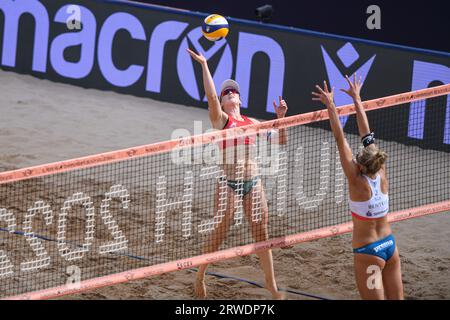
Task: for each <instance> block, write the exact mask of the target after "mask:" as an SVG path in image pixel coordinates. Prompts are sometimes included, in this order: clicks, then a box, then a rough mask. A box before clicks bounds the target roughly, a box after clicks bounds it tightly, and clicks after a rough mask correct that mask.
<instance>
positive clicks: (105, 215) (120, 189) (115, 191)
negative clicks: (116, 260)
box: [99, 184, 130, 254]
mask: <svg viewBox="0 0 450 320" xmlns="http://www.w3.org/2000/svg"><path fill="white" fill-rule="evenodd" d="M113 198H120V200H121V203H122V208H123V209H128V208H129V204H130V193H129V192H128V190H127V189H126V188H125V187H124V186H122V185H120V184H118V185H114V186H112V187H111V189H110V190H109V192H107V193H105V198H104V199H103V200H102V204H101V206H100V214H101V216H102V220H103V223H104V224H105V225H106V226H107V227H108V229H109V231H110V232H111V235H112V236H113V238H114V241H111V242H108V243H106V244H104V245H101V246H100V247H99V252H100V253H101V254H105V253H112V252H119V251H123V250H126V249H127V248H128V246H127V243H128V240H127V239H126V238H125V235H124V234H123V232H122V231H120V230H119V226H118V225H117V222H116V220H115V219H114V217H113V216H112V214H111V211H110V210H109V207H110V202H111V200H112V199H113Z"/></svg>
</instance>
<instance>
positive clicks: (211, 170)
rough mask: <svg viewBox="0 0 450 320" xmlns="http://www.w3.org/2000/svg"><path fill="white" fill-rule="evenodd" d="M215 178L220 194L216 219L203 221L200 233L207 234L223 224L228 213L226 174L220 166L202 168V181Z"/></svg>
mask: <svg viewBox="0 0 450 320" xmlns="http://www.w3.org/2000/svg"><path fill="white" fill-rule="evenodd" d="M211 178H214V179H215V180H217V181H218V194H217V197H218V198H217V208H215V210H217V212H215V215H214V218H212V219H206V220H202V221H201V222H200V223H199V225H198V232H199V233H207V232H210V231H212V230H214V229H215V228H216V227H217V225H219V224H220V223H222V220H223V218H224V217H225V213H226V212H227V205H228V203H227V198H228V194H227V192H228V186H227V180H226V176H225V173H224V171H223V170H222V169H220V168H219V166H211V167H206V168H202V170H201V173H200V180H201V181H202V180H206V179H211Z"/></svg>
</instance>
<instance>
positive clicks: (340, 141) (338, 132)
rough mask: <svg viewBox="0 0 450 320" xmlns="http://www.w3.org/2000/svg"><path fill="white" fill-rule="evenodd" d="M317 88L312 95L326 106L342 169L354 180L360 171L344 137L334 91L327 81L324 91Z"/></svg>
mask: <svg viewBox="0 0 450 320" xmlns="http://www.w3.org/2000/svg"><path fill="white" fill-rule="evenodd" d="M316 88H317V90H318V92H313V93H312V94H313V95H314V96H315V97H314V98H313V100H316V101H321V102H322V103H323V104H325V105H326V107H327V110H328V115H329V118H330V125H331V130H332V131H333V135H334V138H335V139H336V144H337V147H338V150H339V157H340V159H341V164H342V169H343V170H344V173H345V175H346V177H347V178H348V179H349V180H354V179H356V178H357V177H358V175H359V169H358V167H357V165H356V164H355V163H354V162H353V153H352V149H351V148H350V146H349V144H348V142H347V139H346V138H345V136H344V130H342V127H341V122H340V121H339V116H338V114H337V111H336V106H335V104H334V99H333V95H334V92H333V91H334V90H331V92H330V91H328V86H327V83H326V81H324V89H322V88H321V87H320V86H316Z"/></svg>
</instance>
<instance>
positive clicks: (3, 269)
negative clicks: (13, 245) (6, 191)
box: [0, 208, 17, 279]
mask: <svg viewBox="0 0 450 320" xmlns="http://www.w3.org/2000/svg"><path fill="white" fill-rule="evenodd" d="M2 221H5V222H6V230H7V231H8V232H9V233H14V232H16V226H17V225H16V218H15V217H14V214H13V213H12V212H11V211H8V210H6V209H4V208H2V209H0V222H2ZM13 274H14V265H13V264H12V263H11V260H10V259H9V258H8V256H7V255H6V252H5V251H4V250H1V249H0V279H2V278H6V277H8V276H11V275H13Z"/></svg>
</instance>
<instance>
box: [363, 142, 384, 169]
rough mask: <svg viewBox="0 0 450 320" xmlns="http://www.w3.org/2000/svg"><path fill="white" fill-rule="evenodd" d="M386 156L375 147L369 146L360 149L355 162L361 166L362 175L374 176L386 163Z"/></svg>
mask: <svg viewBox="0 0 450 320" xmlns="http://www.w3.org/2000/svg"><path fill="white" fill-rule="evenodd" d="M386 159H387V154H386V152H384V151H383V150H380V149H378V147H377V146H375V145H373V144H372V145H370V146H368V147H366V148H364V149H362V150H361V151H360V152H359V153H358V155H357V156H356V161H358V163H359V164H360V165H362V166H363V169H362V170H361V171H362V173H364V174H375V173H377V172H378V171H380V169H381V166H382V165H383V164H384V163H385V162H386Z"/></svg>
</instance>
